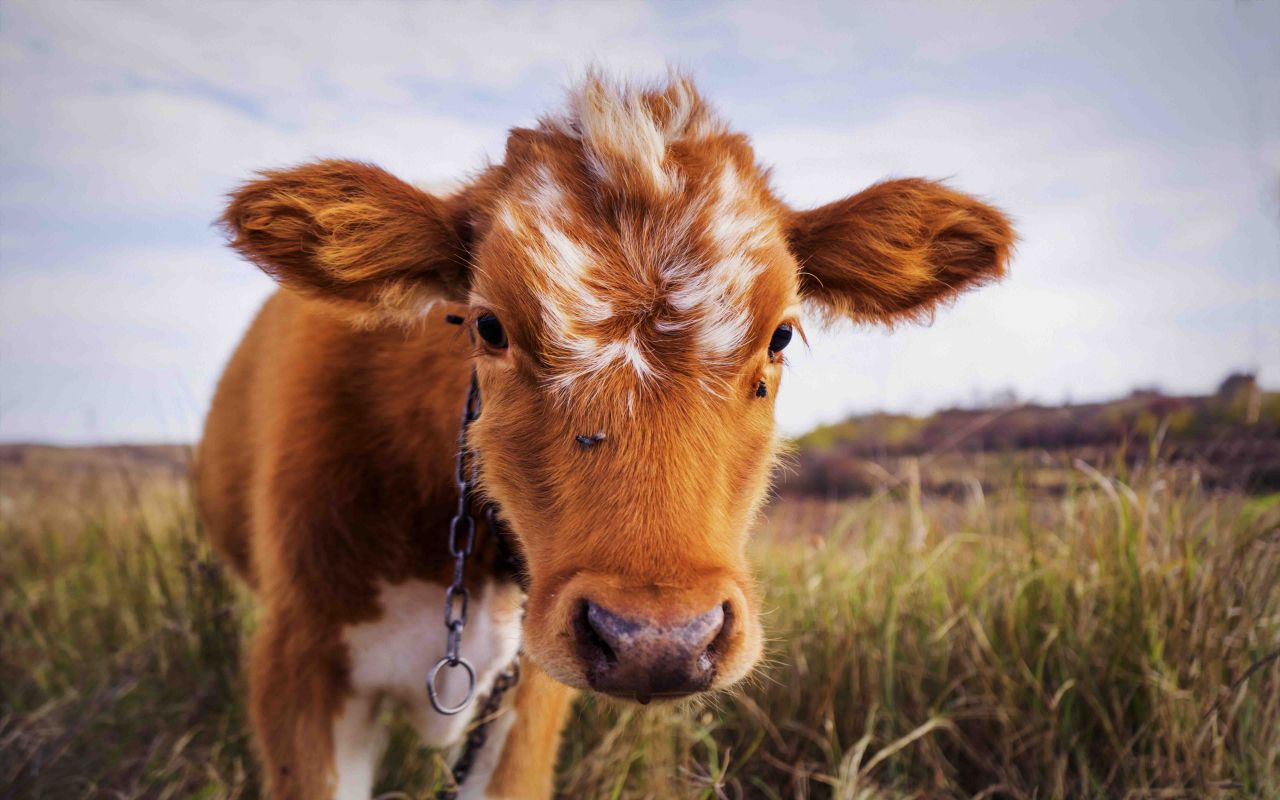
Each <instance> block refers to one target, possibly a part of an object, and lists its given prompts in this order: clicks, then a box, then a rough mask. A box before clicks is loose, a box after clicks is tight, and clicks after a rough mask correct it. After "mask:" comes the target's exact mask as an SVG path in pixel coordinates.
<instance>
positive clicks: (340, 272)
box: [221, 161, 469, 324]
mask: <svg viewBox="0 0 1280 800" xmlns="http://www.w3.org/2000/svg"><path fill="white" fill-rule="evenodd" d="M221 225H222V227H223V229H224V230H225V231H226V233H227V237H228V239H229V243H230V244H231V246H232V247H234V248H235V249H236V250H237V251H239V252H240V254H241V255H243V256H244V257H245V258H247V259H248V260H250V261H252V262H253V263H254V264H256V265H257V266H258V267H260V268H261V269H262V270H263V271H264V272H266V273H267V274H269V275H271V276H272V277H273V278H275V279H276V280H277V281H278V282H279V283H280V284H281V285H283V286H285V287H286V288H288V289H291V290H293V291H296V292H299V293H301V294H305V295H309V296H312V297H316V298H320V299H323V300H325V301H327V302H328V303H329V304H330V305H331V306H333V307H334V308H335V309H337V310H338V311H340V312H341V313H342V314H343V316H346V317H348V318H350V319H353V320H354V321H357V322H361V323H365V324H377V323H380V322H388V321H407V320H410V319H413V318H417V317H420V316H422V314H423V313H424V312H425V311H426V310H427V309H428V308H430V307H431V305H433V304H434V303H436V302H440V301H463V302H465V300H466V295H467V284H468V279H469V276H468V272H469V270H468V263H469V259H468V256H467V232H466V214H465V209H464V208H463V207H462V201H461V200H460V199H457V198H440V197H436V196H434V195H432V194H429V193H427V192H424V191H422V190H420V189H418V188H416V187H413V186H410V185H409V184H407V183H405V182H404V181H402V180H400V179H398V178H396V177H394V176H392V175H390V174H389V173H387V172H385V171H383V170H381V169H379V168H377V167H375V166H372V165H370V164H362V163H358V162H354V161H319V162H316V163H313V164H305V165H303V166H299V167H294V168H292V169H284V170H272V171H267V172H261V173H259V177H258V178H257V179H256V180H253V181H250V182H248V183H246V184H244V185H243V186H241V187H240V188H239V189H237V190H236V191H235V192H233V193H232V194H231V202H230V203H229V205H228V206H227V210H226V212H225V213H224V214H223V215H222V219H221Z"/></svg>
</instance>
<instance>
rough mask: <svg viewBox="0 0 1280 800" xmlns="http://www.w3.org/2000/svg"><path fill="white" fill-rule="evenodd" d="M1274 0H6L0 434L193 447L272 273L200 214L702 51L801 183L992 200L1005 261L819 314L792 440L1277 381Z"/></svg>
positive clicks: (470, 162) (710, 85)
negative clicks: (897, 181)
mask: <svg viewBox="0 0 1280 800" xmlns="http://www.w3.org/2000/svg"><path fill="white" fill-rule="evenodd" d="M1276 42H1280V3H1276V2H1261V1H1258V2H1209V1H1208V0H1205V1H1204V2H1197V1H1192V0H1186V1H1183V2H1131V3H1119V2H1076V1H1074V0H1071V1H1068V2H1048V3H1030V2H1017V3H1004V2H985V3H977V4H973V3H960V2H936V3H918V2H909V1H908V2H862V3H830V4H819V3H792V2H788V3H782V2H765V3H714V2H712V3H700V4H692V3H669V4H668V3H628V2H608V3H582V2H551V3H540V4H507V3H494V2H474V3H472V2H462V3H433V2H423V3H403V2H377V3H374V2H356V1H355V0H348V2H341V3H337V2H332V3H326V2H313V3H291V2H261V1H259V2H254V3H238V2H229V1H228V0H223V1H222V2H217V3H175V2H168V3H123V2H119V3H117V2H112V3H108V2H87V1H86V2H50V0H43V1H42V2H25V1H24V0H4V2H3V3H2V4H0V441H49V442H57V443H98V442H150V441H192V440H194V439H195V438H196V437H197V436H198V435H199V429H200V424H201V421H202V419H203V415H204V413H205V410H206V408H207V404H208V400H209V397H210V395H211V393H212V390H213V386H214V384H215V382H216V380H217V376H218V374H219V371H220V370H221V367H222V365H223V364H224V363H225V361H226V359H227V357H228V356H229V354H230V352H231V350H232V348H233V347H234V346H235V343H236V341H237V340H238V338H239V336H240V335H241V333H242V332H243V330H244V328H245V326H246V325H247V323H248V321H249V320H250V319H251V318H252V316H253V314H254V312H255V311H256V309H257V307H258V306H259V305H260V304H261V302H262V300H263V299H264V298H265V297H266V296H267V295H268V294H269V293H270V292H271V291H272V288H273V287H272V284H271V282H270V280H269V279H267V278H266V277H265V276H263V275H262V274H261V273H259V272H258V271H257V270H256V269H255V268H253V267H252V266H251V265H249V264H248V263H246V262H244V261H242V260H240V259H239V258H238V257H237V256H236V255H235V254H234V253H232V252H231V251H230V250H228V249H227V248H226V247H225V245H224V244H223V240H222V238H221V235H220V234H219V232H218V231H217V230H216V229H215V228H214V227H212V225H211V222H212V220H214V219H215V218H216V217H217V216H218V214H219V212H220V210H221V208H222V205H223V203H224V202H225V196H226V193H227V192H228V191H229V190H230V189H232V188H233V187H234V186H236V185H237V184H238V183H239V182H241V181H243V180H244V179H246V178H247V177H249V176H250V175H251V174H252V173H253V171H254V170H257V169H263V168H270V167H276V166H283V165H289V164H296V163H299V162H303V161H307V160H310V159H314V158H320V157H343V158H353V159H359V160H364V161H371V162H374V163H376V164H379V165H380V166H382V167H384V168H386V169H388V170H389V171H391V172H393V173H394V174H396V175H399V176H400V177H403V178H405V179H407V180H411V181H414V182H418V183H423V184H427V185H430V184H439V183H443V182H447V181H450V180H456V179H458V178H460V177H464V176H465V175H466V174H468V173H469V172H470V171H473V170H475V169H476V168H478V167H480V166H481V165H483V164H484V163H485V159H486V158H492V159H498V158H500V157H501V154H502V149H503V143H504V140H505V133H506V130H507V129H508V128H510V127H513V126H518V125H529V124H532V123H533V122H534V120H535V119H536V117H537V116H538V115H539V114H540V113H541V112H543V111H545V110H548V109H551V108H554V107H556V106H557V105H558V104H559V103H560V102H561V99H562V97H563V94H564V89H565V87H566V86H567V85H568V84H569V83H570V82H571V81H572V79H573V78H574V76H575V75H579V74H580V73H581V71H582V69H583V68H584V66H585V65H588V64H598V65H600V66H602V67H604V68H605V69H607V70H609V71H611V72H614V73H617V74H619V75H624V76H630V77H633V78H637V79H646V78H661V77H662V76H664V75H665V74H666V68H667V65H675V66H677V67H680V68H683V69H685V70H688V71H689V72H690V73H692V74H693V76H694V77H695V79H696V80H697V82H698V84H699V86H700V87H701V88H702V90H703V92H704V93H705V94H706V95H707V96H708V97H709V98H710V99H711V101H712V102H713V104H714V105H715V106H716V107H717V108H718V109H719V110H720V111H721V113H722V114H723V115H724V116H725V117H726V118H728V119H729V120H730V122H731V123H732V124H733V125H734V127H736V128H737V129H739V130H742V131H744V132H746V133H748V134H750V135H751V136H752V140H753V142H754V144H755V147H756V152H757V156H758V157H759V159H760V160H761V161H762V162H764V163H766V164H771V165H773V167H774V173H773V175H774V183H775V186H776V188H777V189H778V191H779V192H780V194H781V195H782V197H783V198H784V199H785V200H787V202H789V203H791V204H792V205H793V206H796V207H807V206H813V205H819V204H822V203H825V202H828V201H831V200H834V199H837V198H839V197H842V196H845V195H848V194H852V193H854V192H856V191H858V190H860V189H862V188H864V187H866V186H867V185H868V184H870V183H873V182H875V181H877V180H880V179H883V178H886V177H902V176H911V175H921V176H925V177H932V178H945V179H947V180H948V181H949V182H950V183H951V184H952V185H953V186H955V187H957V188H960V189H963V190H964V191H968V192H972V193H974V194H977V195H979V196H982V197H983V198H985V199H987V200H989V201H991V202H993V203H995V204H996V205H998V206H1000V207H1001V208H1003V209H1005V210H1006V211H1007V212H1008V213H1009V214H1010V215H1011V217H1012V218H1013V219H1014V221H1015V226H1016V228H1017V230H1018V233H1019V236H1020V244H1019V247H1018V250H1017V253H1016V255H1015V258H1014V261H1013V265H1012V272H1011V275H1010V277H1009V278H1008V279H1007V280H1006V281H1005V282H1004V283H1002V284H1000V285H998V286H995V287H989V288H986V289H983V290H981V291H979V292H975V293H972V294H968V295H965V296H963V297H961V298H960V299H959V300H958V302H956V303H955V304H954V306H952V307H951V308H947V309H944V310H943V311H942V312H940V313H939V314H938V316H937V319H936V320H935V321H934V323H933V324H932V325H929V326H925V327H914V328H907V327H900V328H898V329H896V330H894V331H892V332H886V331H882V330H879V329H875V328H867V327H860V328H855V327H853V326H852V325H846V326H836V327H834V328H831V329H827V330H821V331H815V330H814V328H815V327H816V322H813V323H811V324H810V326H809V330H810V337H809V346H808V348H807V349H806V348H805V347H803V346H796V347H793V348H792V349H791V350H789V351H788V356H789V358H790V366H789V367H788V371H787V374H786V376H785V378H784V382H783V386H782V389H781V392H780V396H779V400H778V421H779V425H780V427H781V429H782V430H783V431H784V432H786V433H791V434H794V433H798V432H802V431H804V430H807V429H809V428H811V427H812V426H814V425H816V424H820V423H823V422H830V421H835V420H838V419H841V418H843V417H845V416H847V415H849V414H851V413H857V412H865V411H869V410H875V409H887V410H894V411H908V412H915V413H925V412H928V411H931V410H934V409H937V408H941V407H949V406H955V405H972V404H975V403H979V402H982V401H983V400H984V399H985V398H989V397H992V396H995V395H996V393H998V392H1004V391H1006V390H1012V391H1013V392H1015V393H1016V394H1017V396H1018V397H1021V398H1026V399H1030V400H1038V401H1042V402H1050V403H1057V402H1062V401H1064V400H1073V401H1082V400H1088V399H1098V398H1106V397H1110V396H1114V395H1118V394H1122V393H1125V392H1127V391H1128V390H1129V389H1131V388H1133V387H1136V386H1143V387H1146V386H1160V387H1163V388H1165V389H1166V390H1169V391H1175V392H1186V393H1195V392H1207V391H1210V390H1212V388H1213V387H1214V386H1215V385H1216V383H1217V382H1218V381H1219V380H1221V378H1222V377H1224V376H1225V375H1226V374H1227V373H1228V372H1229V371H1231V370H1238V369H1249V370H1255V371H1258V372H1259V373H1260V376H1261V379H1262V382H1263V383H1264V385H1270V386H1276V385H1280V47H1277V46H1276Z"/></svg>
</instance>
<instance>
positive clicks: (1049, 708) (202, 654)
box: [0, 465, 1280, 798]
mask: <svg viewBox="0 0 1280 800" xmlns="http://www.w3.org/2000/svg"><path fill="white" fill-rule="evenodd" d="M1104 473H1105V474H1104ZM1168 477H1169V475H1168V473H1166V472H1165V471H1163V470H1162V469H1161V468H1159V467H1153V468H1148V469H1144V470H1140V471H1138V472H1135V473H1129V472H1126V471H1125V470H1124V468H1122V467H1115V468H1112V469H1107V470H1103V471H1101V472H1100V471H1098V470H1096V469H1094V468H1093V467H1089V466H1087V465H1081V466H1080V467H1079V468H1077V469H1076V470H1074V472H1073V477H1072V478H1071V480H1069V481H1068V482H1067V485H1068V490H1067V491H1066V493H1065V494H1063V495H1061V496H1058V495H1053V496H1050V495H1047V494H1043V493H1036V492H1034V491H1031V490H1029V489H1027V488H1025V484H1024V483H1023V482H1021V481H1019V480H1018V479H1017V478H1016V476H1015V478H1014V479H1012V480H1010V481H1009V484H1008V485H1007V486H1000V487H995V488H994V489H988V490H987V491H986V492H985V493H984V492H983V491H982V490H981V489H980V488H975V490H974V491H973V492H971V493H970V494H969V495H968V496H965V497H962V498H956V497H939V496H932V495H930V494H929V493H928V492H924V493H921V492H919V491H917V490H914V489H913V488H912V486H911V482H910V481H908V482H906V484H903V485H900V486H899V487H898V488H895V489H893V490H891V491H885V492H882V493H880V494H877V495H874V496H871V497H868V498H863V499H858V500H854V501H849V502H843V503H817V502H801V501H782V502H780V503H779V504H778V505H776V506H775V507H774V508H773V509H772V510H771V512H770V515H769V518H768V520H767V521H766V523H765V525H764V526H763V530H762V531H761V532H760V533H759V535H758V537H757V544H756V555H757V561H758V562H759V564H760V569H761V581H762V585H763V587H764V590H765V597H766V607H767V609H768V614H767V617H766V627H767V629H768V630H769V632H770V634H771V637H772V639H773V643H772V646H771V648H770V655H769V663H768V665H767V666H766V667H765V668H764V669H762V670H761V671H760V672H759V674H758V675H757V676H756V677H755V678H754V679H753V680H752V681H751V682H750V683H749V684H748V685H746V686H745V687H742V688H741V689H740V690H738V691H737V692H735V693H734V694H733V695H731V696H722V697H717V698H713V699H711V700H708V701H703V702H699V703H688V704H684V705H681V706H676V707H670V706H668V707H666V708H661V709H656V710H655V709H644V710H642V709H639V708H637V707H632V706H622V705H617V704H614V703H608V702H600V701H596V700H593V699H589V698H588V699H584V700H583V701H582V702H581V703H580V704H579V706H578V709H577V712H576V720H575V724H574V725H573V726H572V728H571V733H570V735H569V737H568V740H567V743H566V747H565V750H564V753H563V759H562V763H561V775H560V786H561V791H562V793H563V795H564V796H566V797H573V798H578V797H585V798H595V797H625V798H631V797H637V798H638V797H652V798H670V797H718V796H719V797H752V798H755V797H760V798H773V797H839V798H882V797H968V796H983V797H1014V798H1023V797H1025V798H1032V797H1035V798H1058V797H1062V798H1066V797H1108V798H1109V797H1135V798H1136V797H1162V798H1164V797H1183V796H1187V797H1192V796H1194V797H1200V796H1206V795H1207V796H1215V795H1216V796H1223V797H1275V796H1280V659H1277V658H1276V653H1277V651H1278V650H1280V589H1277V587H1280V496H1276V495H1272V496H1265V497H1251V496H1247V495H1242V494H1230V493H1211V492H1208V491H1205V490H1203V489H1202V488H1200V487H1198V486H1197V485H1196V483H1195V482H1194V481H1193V480H1192V481H1188V480H1181V479H1179V480H1177V481H1172V480H1166V478H1168ZM18 483H19V481H17V480H15V477H14V473H10V474H9V475H8V477H6V479H5V485H4V487H3V488H4V495H5V497H4V498H0V501H3V502H2V503H0V619H2V620H3V640H2V641H0V699H2V701H3V706H2V708H0V795H3V796H6V797H7V796H13V797H64V796H102V797H192V796H195V797H210V798H213V797H253V796H256V794H257V792H256V789H255V783H256V775H255V772H254V767H253V762H252V757H251V749H250V743H249V740H248V739H247V737H246V735H245V732H244V731H245V720H244V710H243V707H242V705H241V697H242V690H243V687H242V685H241V677H240V672H239V670H238V660H239V655H240V643H241V641H242V636H243V634H244V632H245V630H246V629H247V628H249V627H251V626H252V624H253V620H252V611H251V605H250V604H249V603H248V602H247V599H246V598H245V597H244V596H243V594H242V593H241V592H240V591H239V590H238V589H237V588H235V587H233V586H231V585H230V584H229V583H228V581H227V580H226V579H225V578H224V577H223V574H222V572H221V571H220V570H219V569H218V568H217V567H216V566H215V565H214V564H213V563H212V562H211V561H210V559H209V554H208V552H207V549H206V548H205V547H204V545H203V544H202V543H201V540H200V537H199V532H198V527H197V524H196V522H195V520H194V517H193V515H192V513H191V510H190V503H189V500H188V498H187V497H186V496H185V492H184V491H183V489H182V487H181V485H180V484H175V483H174V482H172V481H169V482H167V483H166V482H164V481H162V480H148V481H143V482H141V484H140V485H135V484H130V488H129V489H128V491H127V492H126V493H125V494H124V495H122V494H121V491H122V489H121V488H120V486H119V485H118V483H117V482H115V481H114V480H112V481H105V482H100V483H99V484H97V486H96V488H95V487H94V486H93V485H89V486H88V488H82V489H80V490H78V491H77V492H76V493H75V495H74V496H75V498H76V500H75V506H74V507H68V506H67V505H66V503H65V500H63V499H62V498H61V497H59V499H58V500H57V501H54V500H46V501H44V502H41V500H40V496H41V495H39V493H36V494H32V493H31V492H29V491H26V490H25V488H23V487H19V486H17V484H18ZM439 763H440V760H439V758H438V757H436V756H434V755H433V754H430V753H427V752H425V751H423V750H421V749H419V748H417V747H416V746H414V744H413V742H412V739H411V738H410V737H409V736H408V735H407V734H406V732H405V730H404V729H403V726H402V727H401V729H400V730H399V732H398V735H397V736H396V737H395V738H394V740H393V746H392V749H391V752H390V753H389V755H388V758H387V759H386V763H385V765H384V768H383V771H382V778H381V780H380V787H381V789H382V790H384V791H387V792H392V791H394V792H397V793H400V792H403V793H404V794H398V795H397V796H408V797H425V796H430V794H429V793H430V790H431V787H432V785H433V784H434V783H435V782H436V781H437V780H438V778H439V773H438V765H439Z"/></svg>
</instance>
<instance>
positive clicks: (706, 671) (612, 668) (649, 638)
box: [573, 599, 733, 703]
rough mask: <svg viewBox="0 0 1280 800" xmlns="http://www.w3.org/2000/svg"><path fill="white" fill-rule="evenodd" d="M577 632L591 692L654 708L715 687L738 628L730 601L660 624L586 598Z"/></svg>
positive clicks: (575, 631)
mask: <svg viewBox="0 0 1280 800" xmlns="http://www.w3.org/2000/svg"><path fill="white" fill-rule="evenodd" d="M573 627H574V636H575V638H576V639H577V650H578V657H579V658H580V659H581V660H582V662H583V667H584V668H585V671H586V677H587V682H588V683H589V684H590V685H591V688H593V689H595V690H596V691H599V692H604V693H605V694H611V695H615V696H618V697H626V698H634V699H635V700H636V701H638V702H640V703H648V702H649V701H650V700H651V699H652V698H654V697H660V698H676V697H683V696H685V695H689V694H693V693H696V692H701V691H705V690H706V689H708V688H710V686H711V683H712V681H713V680H714V679H715V676H716V667H717V661H718V660H719V657H720V655H721V651H722V649H723V646H724V644H725V643H726V642H727V641H728V640H729V635H730V632H731V630H732V628H733V609H732V606H731V605H730V604H729V603H728V602H725V603H723V604H721V605H718V606H716V607H715V608H713V609H711V610H710V611H707V612H705V613H702V614H699V615H697V616H695V617H693V618H691V619H685V620H683V621H678V622H674V623H660V622H658V621H655V620H652V619H644V618H636V617H628V616H623V615H621V614H615V613H614V612H612V611H610V610H609V609H607V608H604V607H602V606H599V605H597V604H596V603H594V602H592V601H591V600H589V599H584V600H582V601H581V603H580V604H579V607H578V612H577V614H576V616H575V618H574V626H573Z"/></svg>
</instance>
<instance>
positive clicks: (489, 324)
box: [476, 314, 507, 350]
mask: <svg viewBox="0 0 1280 800" xmlns="http://www.w3.org/2000/svg"><path fill="white" fill-rule="evenodd" d="M476 333H478V334H480V338H481V339H484V343H485V344H487V345H489V346H490V347H492V348H494V349H496V350H502V349H504V348H505V347H506V346H507V332H506V331H504V330H503V329H502V323H501V322H498V318H497V317H495V316H494V315H492V314H481V315H480V316H479V317H477V318H476Z"/></svg>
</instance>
